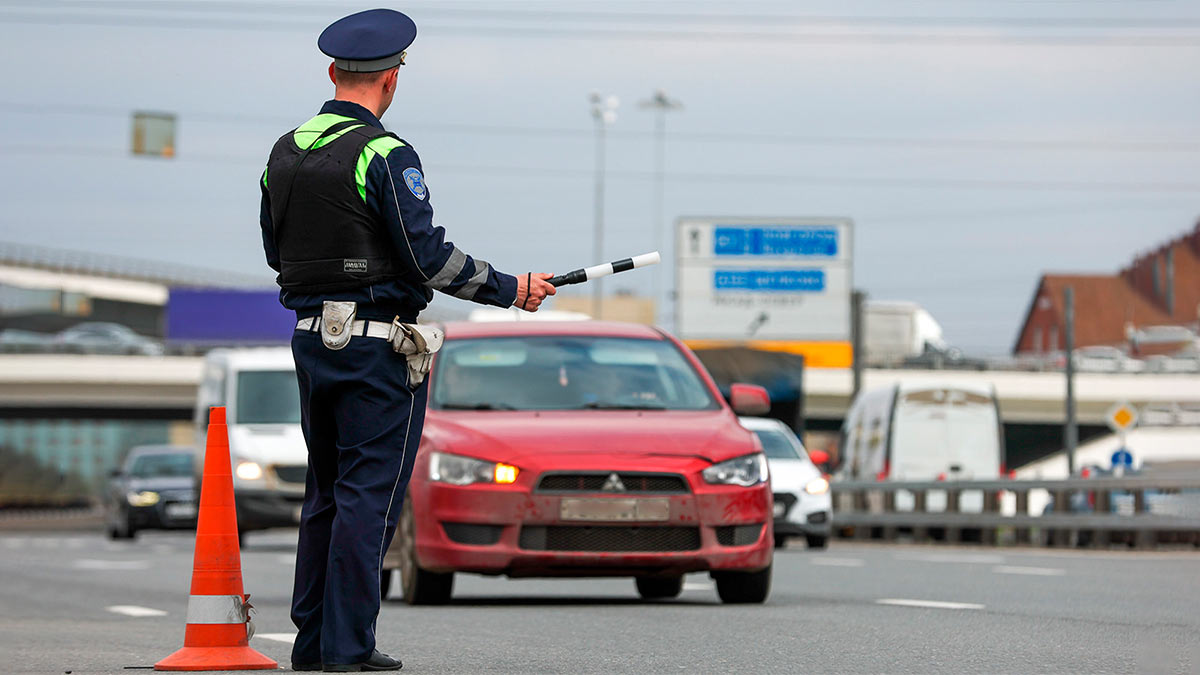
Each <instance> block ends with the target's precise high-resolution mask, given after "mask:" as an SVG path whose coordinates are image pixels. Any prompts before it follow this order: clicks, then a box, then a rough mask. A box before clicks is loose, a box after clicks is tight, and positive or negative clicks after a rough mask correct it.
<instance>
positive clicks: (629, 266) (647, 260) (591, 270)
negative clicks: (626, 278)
mask: <svg viewBox="0 0 1200 675" xmlns="http://www.w3.org/2000/svg"><path fill="white" fill-rule="evenodd" d="M661 260H662V256H660V255H659V254H658V251H654V252H653V253H643V254H642V255H635V256H633V257H632V258H625V259H622V260H614V261H613V262H610V263H604V264H603V265H593V266H591V267H584V268H583V269H578V270H571V271H570V272H567V273H566V274H559V275H557V276H554V277H550V278H549V279H547V280H546V283H548V284H550V285H551V286H569V285H571V284H582V283H583V282H585V281H595V280H596V279H599V278H601V277H606V276H608V275H610V274H616V273H617V272H627V271H629V270H634V269H637V268H639V267H649V266H650V265H657V264H658V263H659V262H660V261H661Z"/></svg>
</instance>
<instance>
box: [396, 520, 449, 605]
mask: <svg viewBox="0 0 1200 675" xmlns="http://www.w3.org/2000/svg"><path fill="white" fill-rule="evenodd" d="M415 521H416V518H414V517H413V508H412V500H411V499H405V500H404V509H403V510H402V511H401V512H400V531H399V532H398V533H397V535H398V536H399V537H400V588H401V591H402V592H403V593H404V601H405V602H407V603H408V604H410V605H444V604H446V603H447V602H450V594H451V593H452V592H453V590H454V573H453V572H448V573H438V572H430V571H429V570H424V569H421V565H420V563H418V561H417V537H416V531H417V530H416V522H415Z"/></svg>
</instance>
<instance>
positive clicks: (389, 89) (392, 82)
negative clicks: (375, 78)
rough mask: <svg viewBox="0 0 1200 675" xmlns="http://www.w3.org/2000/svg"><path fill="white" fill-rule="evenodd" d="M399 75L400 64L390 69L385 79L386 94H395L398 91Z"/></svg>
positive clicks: (384, 88)
mask: <svg viewBox="0 0 1200 675" xmlns="http://www.w3.org/2000/svg"><path fill="white" fill-rule="evenodd" d="M399 75H400V67H399V66H397V67H395V68H392V69H391V70H389V71H388V74H387V77H385V78H384V79H383V91H384V93H385V94H393V93H395V92H396V79H397V77H398V76H399Z"/></svg>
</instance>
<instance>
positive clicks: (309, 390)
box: [292, 331, 427, 664]
mask: <svg viewBox="0 0 1200 675" xmlns="http://www.w3.org/2000/svg"><path fill="white" fill-rule="evenodd" d="M292 355H293V356H294V357H295V359H296V374H297V376H298V378H299V381H300V424H301V426H302V427H303V429H304V438H305V440H306V441H307V443H308V478H307V483H306V485H305V490H304V507H303V509H302V510H301V513H300V542H299V547H298V549H297V551H296V581H295V588H294V590H293V593H292V622H293V623H295V624H296V628H298V629H299V632H298V634H297V635H296V642H295V644H294V645H293V647H292V662H293V663H300V664H309V663H325V664H345V663H360V662H362V661H365V660H367V658H368V657H369V656H370V655H371V652H372V651H373V650H374V649H375V619H376V617H377V616H378V615H379V604H380V597H379V580H380V566H381V564H382V561H383V554H384V552H385V551H386V550H387V548H388V546H389V545H390V544H391V541H392V535H393V534H394V533H395V531H396V523H397V522H398V520H399V518H400V506H401V502H402V501H403V499H404V492H405V489H406V488H407V487H408V479H409V476H410V475H411V474H412V467H413V460H414V459H415V458H416V455H417V446H418V445H419V444H420V441H421V426H422V425H423V424H424V422H425V392H426V389H427V385H426V384H422V385H421V386H420V387H417V389H416V391H413V389H411V388H410V387H409V386H408V368H407V365H406V362H405V359H404V357H403V356H401V355H400V354H397V353H395V352H394V351H393V350H392V346H391V344H389V343H388V342H387V340H381V339H378V338H369V337H356V338H351V340H350V343H349V344H348V345H346V347H345V348H343V349H340V350H337V351H334V350H331V349H327V348H326V347H325V346H324V345H323V344H322V343H321V337H320V335H319V334H317V333H310V332H305V331H297V332H296V333H295V334H294V336H293V337H292Z"/></svg>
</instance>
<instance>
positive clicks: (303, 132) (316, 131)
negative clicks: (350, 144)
mask: <svg viewBox="0 0 1200 675" xmlns="http://www.w3.org/2000/svg"><path fill="white" fill-rule="evenodd" d="M348 121H350V122H352V121H355V120H354V118H353V117H345V116H343V115H334V114H332V113H322V114H320V115H317V116H316V117H314V118H312V119H311V120H309V121H307V122H305V123H304V124H301V125H300V127H299V128H298V129H296V133H294V134H292V140H293V141H295V142H296V147H297V148H300V149H301V150H304V149H310V150H316V149H317V148H321V147H324V146H325V145H328V144H329V143H332V142H333V141H335V140H337V139H338V138H340V137H341V136H342V134H344V133H346V132H347V131H350V130H351V129H357V128H358V127H361V126H366V125H363V124H356V125H354V126H350V127H346V128H345V129H342V130H341V131H339V132H337V133H336V134H332V135H329V136H326V137H325V138H322V139H321V140H320V141H319V142H317V143H316V144H315V145H314V141H316V140H317V138H318V137H319V136H320V135H321V134H322V133H323V132H324V131H325V130H326V129H328V128H329V127H331V126H333V125H335V124H337V123H338V122H348Z"/></svg>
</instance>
